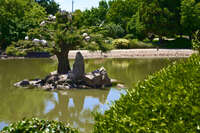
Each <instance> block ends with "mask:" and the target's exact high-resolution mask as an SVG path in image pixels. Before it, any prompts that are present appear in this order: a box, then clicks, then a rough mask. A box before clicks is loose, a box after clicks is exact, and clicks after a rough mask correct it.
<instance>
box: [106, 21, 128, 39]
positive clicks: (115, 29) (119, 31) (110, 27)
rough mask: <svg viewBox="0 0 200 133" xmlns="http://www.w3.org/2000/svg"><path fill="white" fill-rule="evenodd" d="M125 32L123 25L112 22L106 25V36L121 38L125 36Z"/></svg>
mask: <svg viewBox="0 0 200 133" xmlns="http://www.w3.org/2000/svg"><path fill="white" fill-rule="evenodd" d="M124 33H125V30H124V29H123V28H122V27H121V25H117V24H113V23H110V24H107V25H105V26H104V36H108V37H112V38H120V37H123V36H124Z"/></svg>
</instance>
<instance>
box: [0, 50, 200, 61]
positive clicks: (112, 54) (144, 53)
mask: <svg viewBox="0 0 200 133" xmlns="http://www.w3.org/2000/svg"><path fill="white" fill-rule="evenodd" d="M77 52H81V54H82V55H83V57H84V58H86V59H94V58H169V57H170V58H176V57H177V58H184V57H189V56H190V55H192V54H193V53H197V52H196V51H194V50H191V49H119V50H111V51H109V52H107V53H101V52H100V51H95V52H91V51H88V50H71V51H70V52H69V59H74V58H75V56H76V53H77ZM24 58H25V57H10V56H8V57H5V56H1V55H0V59H24ZM51 58H52V59H55V58H56V57H55V56H53V57H51Z"/></svg>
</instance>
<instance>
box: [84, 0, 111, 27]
mask: <svg viewBox="0 0 200 133" xmlns="http://www.w3.org/2000/svg"><path fill="white" fill-rule="evenodd" d="M107 11H108V4H107V2H106V1H105V0H101V1H100V2H99V6H98V7H97V8H94V7H93V8H92V9H90V10H85V11H84V12H83V19H84V21H83V24H84V25H86V26H96V25H100V24H101V23H102V22H104V21H105V20H106V14H107Z"/></svg>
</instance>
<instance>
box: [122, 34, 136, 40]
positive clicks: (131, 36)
mask: <svg viewBox="0 0 200 133" xmlns="http://www.w3.org/2000/svg"><path fill="white" fill-rule="evenodd" d="M133 38H134V35H133V34H126V35H125V36H124V39H133Z"/></svg>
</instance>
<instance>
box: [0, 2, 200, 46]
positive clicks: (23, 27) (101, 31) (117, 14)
mask: <svg viewBox="0 0 200 133" xmlns="http://www.w3.org/2000/svg"><path fill="white" fill-rule="evenodd" d="M58 11H60V9H59V5H58V4H57V3H56V2H55V1H54V0H15V1H13V0H1V1H0V47H1V48H3V49H5V48H6V47H7V46H9V45H10V44H11V42H12V41H14V42H17V41H18V40H22V39H24V37H25V36H26V35H27V33H28V31H30V30H32V29H34V28H38V27H39V26H40V23H41V22H42V21H43V20H45V19H46V17H47V15H48V14H53V15H54V14H55V13H56V12H58ZM72 16H73V21H72V23H73V26H74V27H76V29H79V30H82V31H85V32H90V33H92V34H96V35H103V36H106V37H111V38H114V39H115V38H122V37H125V38H131V39H133V38H136V39H139V40H143V39H145V38H147V37H149V38H150V40H151V39H152V38H151V37H152V35H153V36H156V37H158V38H159V39H160V42H162V39H163V37H167V38H169V37H170V38H177V37H179V36H187V37H190V39H192V36H193V34H194V33H195V32H196V31H197V30H198V29H200V0H176V1H174V0H152V1H149V0H109V1H105V0H101V1H100V2H99V6H98V7H93V8H91V9H86V10H84V11H81V10H76V11H75V12H73V13H72Z"/></svg>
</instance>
